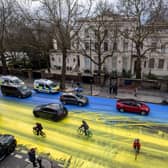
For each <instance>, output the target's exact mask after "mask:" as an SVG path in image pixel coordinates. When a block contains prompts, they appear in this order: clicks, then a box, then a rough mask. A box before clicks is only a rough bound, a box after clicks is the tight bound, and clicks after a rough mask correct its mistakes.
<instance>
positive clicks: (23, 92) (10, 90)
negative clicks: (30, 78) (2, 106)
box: [1, 85, 32, 98]
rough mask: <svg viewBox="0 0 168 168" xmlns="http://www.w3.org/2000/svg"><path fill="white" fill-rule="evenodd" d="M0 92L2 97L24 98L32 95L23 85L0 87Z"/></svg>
mask: <svg viewBox="0 0 168 168" xmlns="http://www.w3.org/2000/svg"><path fill="white" fill-rule="evenodd" d="M1 92H2V94H3V95H4V96H15V97H19V98H25V97H29V96H31V95H32V92H31V90H30V89H29V88H28V87H27V86H25V85H17V86H14V85H1Z"/></svg>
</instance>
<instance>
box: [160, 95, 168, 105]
mask: <svg viewBox="0 0 168 168" xmlns="http://www.w3.org/2000/svg"><path fill="white" fill-rule="evenodd" d="M161 103H162V104H164V105H168V97H164V98H163V100H162V102H161Z"/></svg>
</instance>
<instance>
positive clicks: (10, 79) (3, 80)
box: [0, 75, 24, 86]
mask: <svg viewBox="0 0 168 168" xmlns="http://www.w3.org/2000/svg"><path fill="white" fill-rule="evenodd" d="M2 84H3V85H10V86H11V85H12V86H17V85H24V82H23V81H22V80H21V79H19V78H18V77H16V76H11V75H4V76H1V77H0V85H2Z"/></svg>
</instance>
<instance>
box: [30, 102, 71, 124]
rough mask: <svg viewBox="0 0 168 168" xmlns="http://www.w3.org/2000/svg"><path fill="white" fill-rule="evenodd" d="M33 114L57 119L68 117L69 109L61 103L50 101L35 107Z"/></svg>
mask: <svg viewBox="0 0 168 168" xmlns="http://www.w3.org/2000/svg"><path fill="white" fill-rule="evenodd" d="M33 114H34V116H35V117H41V118H46V119H51V120H54V121H57V120H60V119H62V118H64V117H66V116H67V115H68V110H67V108H66V107H64V106H63V105H62V104H61V103H50V104H43V105H39V106H36V107H35V108H34V109H33Z"/></svg>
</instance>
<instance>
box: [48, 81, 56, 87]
mask: <svg viewBox="0 0 168 168" xmlns="http://www.w3.org/2000/svg"><path fill="white" fill-rule="evenodd" d="M49 87H50V88H54V87H57V84H56V83H54V82H53V83H51V84H49Z"/></svg>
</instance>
